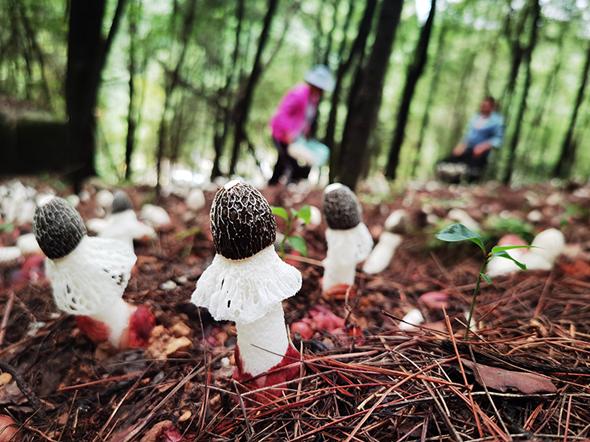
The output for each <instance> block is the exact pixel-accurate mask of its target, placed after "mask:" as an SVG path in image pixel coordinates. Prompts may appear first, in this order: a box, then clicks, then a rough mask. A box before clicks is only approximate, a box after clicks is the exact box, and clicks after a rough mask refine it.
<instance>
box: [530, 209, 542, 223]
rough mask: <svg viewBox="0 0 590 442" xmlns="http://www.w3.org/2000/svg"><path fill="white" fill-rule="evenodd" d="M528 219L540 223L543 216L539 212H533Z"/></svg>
mask: <svg viewBox="0 0 590 442" xmlns="http://www.w3.org/2000/svg"><path fill="white" fill-rule="evenodd" d="M526 219H527V220H528V221H530V222H532V223H538V222H539V221H541V220H542V219H543V214H542V213H541V212H540V211H539V210H531V211H530V212H529V213H528V215H527V216H526Z"/></svg>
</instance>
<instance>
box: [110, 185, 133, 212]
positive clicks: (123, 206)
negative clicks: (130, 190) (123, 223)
mask: <svg viewBox="0 0 590 442" xmlns="http://www.w3.org/2000/svg"><path fill="white" fill-rule="evenodd" d="M129 209H133V203H132V202H131V199H129V195H127V193H126V192H124V191H122V190H117V191H116V192H115V195H114V197H113V204H112V206H111V213H121V212H124V211H125V210H129Z"/></svg>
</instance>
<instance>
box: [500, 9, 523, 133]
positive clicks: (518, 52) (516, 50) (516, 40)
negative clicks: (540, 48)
mask: <svg viewBox="0 0 590 442" xmlns="http://www.w3.org/2000/svg"><path fill="white" fill-rule="evenodd" d="M530 12H531V8H530V5H529V4H527V5H525V6H524V7H523V9H522V11H521V13H520V17H518V22H517V23H516V25H515V26H514V29H512V28H511V20H510V17H509V18H508V20H507V23H506V26H505V33H506V38H507V39H508V42H509V44H510V70H509V73H508V79H507V80H506V85H505V86H504V91H503V92H502V98H501V99H500V104H501V105H503V106H504V118H505V119H506V125H508V119H509V112H510V109H511V106H510V104H511V102H512V94H513V93H514V89H515V88H516V80H517V79H518V73H519V71H520V66H521V64H522V62H523V60H524V58H525V56H526V55H525V53H526V47H524V46H523V44H522V43H521V38H522V37H521V36H522V33H523V32H524V27H525V25H526V21H527V18H528V16H529V14H530Z"/></svg>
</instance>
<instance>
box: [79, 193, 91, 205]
mask: <svg viewBox="0 0 590 442" xmlns="http://www.w3.org/2000/svg"><path fill="white" fill-rule="evenodd" d="M79 197H80V201H82V202H84V203H85V202H86V201H88V200H89V199H90V193H89V192H88V191H87V190H82V191H81V192H80V195H79Z"/></svg>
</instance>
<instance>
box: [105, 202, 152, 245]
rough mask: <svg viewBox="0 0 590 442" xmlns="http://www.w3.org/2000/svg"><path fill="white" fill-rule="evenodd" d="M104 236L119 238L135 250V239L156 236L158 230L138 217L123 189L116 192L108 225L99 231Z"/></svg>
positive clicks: (107, 221)
mask: <svg viewBox="0 0 590 442" xmlns="http://www.w3.org/2000/svg"><path fill="white" fill-rule="evenodd" d="M98 236H101V237H103V238H112V239H118V240H120V241H123V242H125V244H127V245H128V247H129V248H130V250H133V240H141V239H144V238H155V237H156V231H155V230H154V229H153V228H151V227H150V226H148V225H146V224H144V223H142V222H141V221H139V220H138V219H137V215H136V214H135V211H134V210H133V204H132V202H131V200H130V199H129V196H127V194H126V193H125V192H123V191H122V190H119V191H117V192H115V196H114V198H113V204H112V209H111V215H110V216H109V217H108V218H107V220H106V225H104V227H103V228H102V229H101V230H100V231H99V232H98Z"/></svg>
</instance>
